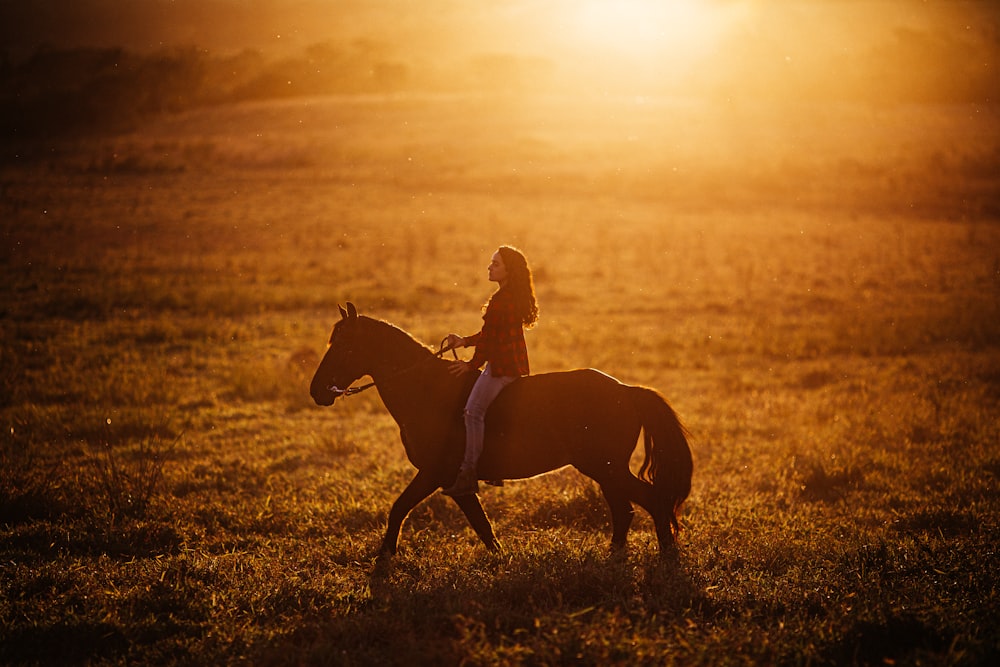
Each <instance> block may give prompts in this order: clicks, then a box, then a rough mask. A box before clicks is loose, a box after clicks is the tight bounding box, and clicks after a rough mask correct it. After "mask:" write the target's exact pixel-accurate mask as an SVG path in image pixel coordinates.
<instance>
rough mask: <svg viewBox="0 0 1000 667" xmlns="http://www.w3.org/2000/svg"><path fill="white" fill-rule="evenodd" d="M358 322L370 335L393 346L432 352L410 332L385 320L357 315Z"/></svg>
mask: <svg viewBox="0 0 1000 667" xmlns="http://www.w3.org/2000/svg"><path fill="white" fill-rule="evenodd" d="M358 322H359V323H363V324H364V325H365V326H366V328H367V329H368V330H369V332H370V334H371V335H374V336H378V337H380V338H381V339H382V340H383V341H385V342H386V343H390V344H392V345H393V346H400V347H403V346H405V347H407V348H408V349H413V350H418V349H419V350H421V351H423V352H426V353H428V354H433V352H432V351H431V348H430V347H428V346H427V345H424V344H423V343H421V342H420V341H419V340H417V339H416V338H414V336H413V335H412V334H410V333H409V332H408V331H406V330H405V329H403V328H402V327H398V326H396V325H395V324H392V323H391V322H387V321H385V320H377V319H374V318H372V317H366V316H364V315H359V316H358Z"/></svg>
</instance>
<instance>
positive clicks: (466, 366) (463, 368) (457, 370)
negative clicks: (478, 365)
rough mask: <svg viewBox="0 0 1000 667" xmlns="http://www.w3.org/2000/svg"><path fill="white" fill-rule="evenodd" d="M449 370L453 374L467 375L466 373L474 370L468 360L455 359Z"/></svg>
mask: <svg viewBox="0 0 1000 667" xmlns="http://www.w3.org/2000/svg"><path fill="white" fill-rule="evenodd" d="M448 370H449V371H450V372H451V374H452V375H465V374H466V373H468V372H470V371H472V370H474V369H473V368H472V365H471V364H470V363H469V362H467V361H453V362H451V366H449V367H448Z"/></svg>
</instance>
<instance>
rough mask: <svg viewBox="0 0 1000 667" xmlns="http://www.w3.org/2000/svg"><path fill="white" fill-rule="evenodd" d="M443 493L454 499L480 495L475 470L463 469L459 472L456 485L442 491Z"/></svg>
mask: <svg viewBox="0 0 1000 667" xmlns="http://www.w3.org/2000/svg"><path fill="white" fill-rule="evenodd" d="M441 493H443V494H444V495H446V496H451V497H452V498H457V497H458V496H471V495H473V494H475V493H479V481H478V480H477V479H476V471H475V469H474V468H462V469H461V470H459V471H458V477H456V478H455V483H454V484H452V485H451V486H449V487H448V488H447V489H441Z"/></svg>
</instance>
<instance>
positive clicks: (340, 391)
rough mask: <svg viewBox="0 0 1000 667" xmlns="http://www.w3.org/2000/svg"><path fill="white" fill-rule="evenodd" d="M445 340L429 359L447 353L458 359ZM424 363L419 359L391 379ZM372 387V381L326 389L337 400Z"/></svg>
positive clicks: (424, 360) (453, 349)
mask: <svg viewBox="0 0 1000 667" xmlns="http://www.w3.org/2000/svg"><path fill="white" fill-rule="evenodd" d="M447 340H448V339H447V338H444V339H442V340H441V344H440V345H439V346H438V351H437V352H435V353H434V354H433V356H431V359H438V358H440V357H443V356H444V355H445V353H447V352H451V353H452V354H453V355H455V359H456V360H457V359H458V352H456V351H455V350H456V348H454V347H450V346H448V345H445V342H446V341H447ZM426 361H428V359H421V360H420V361H418V362H417V363H415V364H413V365H412V366H410V367H409V368H405V369H403V370H401V371H399V372H398V373H396V374H395V375H394V376H393V377H399V376H400V375H404V374H406V373H409V372H410V371H412V370H413V369H414V368H417V367H418V366H420V365H422V364H423V363H424V362H426ZM374 386H375V382H374V381H372V382H369V383H368V384H363V385H361V386H360V387H347V388H346V389H341V388H340V387H338V386H337V385H335V384H331V385H330V386H329V387H327V389H328V390H330V391H332V392H333V393H334V394H336V395H337V397H338V398H340V397H343V396H354V395H355V394H360V393H361V392H363V391H364V390H366V389H371V388H372V387H374Z"/></svg>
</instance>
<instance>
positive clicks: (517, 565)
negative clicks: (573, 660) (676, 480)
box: [368, 544, 704, 625]
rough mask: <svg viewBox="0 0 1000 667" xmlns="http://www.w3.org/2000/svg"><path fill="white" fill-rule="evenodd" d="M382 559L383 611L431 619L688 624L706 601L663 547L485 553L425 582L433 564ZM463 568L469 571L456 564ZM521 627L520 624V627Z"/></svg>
mask: <svg viewBox="0 0 1000 667" xmlns="http://www.w3.org/2000/svg"><path fill="white" fill-rule="evenodd" d="M418 559H419V557H417V556H414V557H413V559H412V560H411V559H407V558H406V557H405V556H404V558H403V559H400V558H399V557H398V556H397V557H385V556H380V557H377V558H375V559H374V560H373V561H372V565H371V570H370V573H369V578H368V582H369V591H370V595H371V602H372V604H373V605H374V606H375V607H377V608H381V609H387V610H388V609H393V608H398V607H399V606H400V605H406V606H411V607H413V606H416V607H424V606H425V607H426V608H425V611H426V613H427V614H431V615H433V614H440V613H442V612H443V611H444V612H448V613H451V614H453V615H463V614H469V613H471V612H472V611H476V613H478V614H486V615H489V614H490V610H493V612H494V613H495V614H496V615H497V616H501V615H502V616H503V617H505V618H508V619H518V618H522V619H528V620H531V619H535V618H538V617H546V616H556V617H560V616H576V615H579V614H581V613H585V612H586V611H589V610H596V609H606V610H609V611H610V610H615V609H619V610H620V609H626V610H629V613H634V614H638V615H646V614H650V615H651V614H656V615H657V616H658V617H660V618H669V617H671V616H676V617H678V618H679V617H680V616H681V615H683V613H684V611H685V610H687V609H690V608H691V607H692V606H695V605H696V604H697V603H698V600H699V599H700V598H702V597H704V590H703V587H702V586H700V585H699V584H698V581H697V579H698V578H697V577H696V576H693V574H692V572H691V571H690V570H689V564H688V562H687V561H686V559H685V558H684V557H683V554H682V553H681V552H679V551H678V550H676V549H675V550H671V551H669V552H660V551H659V550H658V549H657V547H656V546H655V545H652V544H650V545H647V546H646V547H645V548H642V547H640V548H638V549H636V550H635V551H634V552H628V551H626V550H621V549H619V550H600V551H584V552H581V553H578V554H575V555H573V554H569V553H568V552H567V551H563V550H554V551H548V552H532V553H530V554H528V553H526V552H525V551H516V552H514V553H511V552H500V553H491V552H485V551H484V552H483V553H481V554H480V555H479V556H477V557H475V558H474V559H473V560H472V561H471V562H469V563H468V564H467V566H466V567H465V568H464V569H466V570H469V571H472V572H473V574H471V575H466V574H465V573H462V572H459V573H455V574H452V575H445V576H441V577H435V578H434V583H432V584H431V583H429V582H428V581H426V580H423V581H422V580H421V578H420V576H419V575H420V573H421V572H422V571H424V570H425V569H426V568H427V567H428V565H427V564H426V563H425V564H422V565H420V564H417V563H416V562H415V561H416V560H418ZM455 567H456V568H461V567H462V566H461V565H460V564H458V563H456V564H455ZM513 622H514V623H515V625H516V620H515V621H513Z"/></svg>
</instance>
